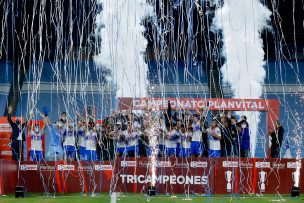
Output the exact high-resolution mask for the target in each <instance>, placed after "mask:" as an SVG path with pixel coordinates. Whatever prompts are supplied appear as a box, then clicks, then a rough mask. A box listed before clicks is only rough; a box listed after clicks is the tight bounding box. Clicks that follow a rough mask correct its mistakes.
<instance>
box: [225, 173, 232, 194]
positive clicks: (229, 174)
mask: <svg viewBox="0 0 304 203" xmlns="http://www.w3.org/2000/svg"><path fill="white" fill-rule="evenodd" d="M225 178H226V180H227V192H231V189H232V185H231V181H232V171H225Z"/></svg>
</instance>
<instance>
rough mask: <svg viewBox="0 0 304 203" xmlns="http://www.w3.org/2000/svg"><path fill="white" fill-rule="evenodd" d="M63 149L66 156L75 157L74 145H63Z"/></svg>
mask: <svg viewBox="0 0 304 203" xmlns="http://www.w3.org/2000/svg"><path fill="white" fill-rule="evenodd" d="M63 149H64V155H65V157H68V158H74V157H75V152H76V151H75V147H74V146H71V145H64V146H63Z"/></svg>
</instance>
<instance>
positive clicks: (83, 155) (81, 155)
mask: <svg viewBox="0 0 304 203" xmlns="http://www.w3.org/2000/svg"><path fill="white" fill-rule="evenodd" d="M78 152H79V160H81V161H84V160H86V148H85V147H82V146H80V147H79V151H78Z"/></svg>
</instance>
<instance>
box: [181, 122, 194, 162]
mask: <svg viewBox="0 0 304 203" xmlns="http://www.w3.org/2000/svg"><path fill="white" fill-rule="evenodd" d="M192 133H193V130H192V126H189V127H188V129H186V128H185V126H184V125H183V124H182V126H181V140H182V141H181V142H182V143H181V147H182V149H181V152H180V157H190V154H191V153H190V146H191V140H192V135H193V134H192Z"/></svg>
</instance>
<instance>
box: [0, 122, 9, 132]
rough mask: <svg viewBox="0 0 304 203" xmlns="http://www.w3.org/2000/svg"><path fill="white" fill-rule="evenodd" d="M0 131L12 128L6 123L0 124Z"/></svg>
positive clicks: (7, 130)
mask: <svg viewBox="0 0 304 203" xmlns="http://www.w3.org/2000/svg"><path fill="white" fill-rule="evenodd" d="M0 132H12V128H11V126H10V125H9V124H8V123H2V124H0Z"/></svg>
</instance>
